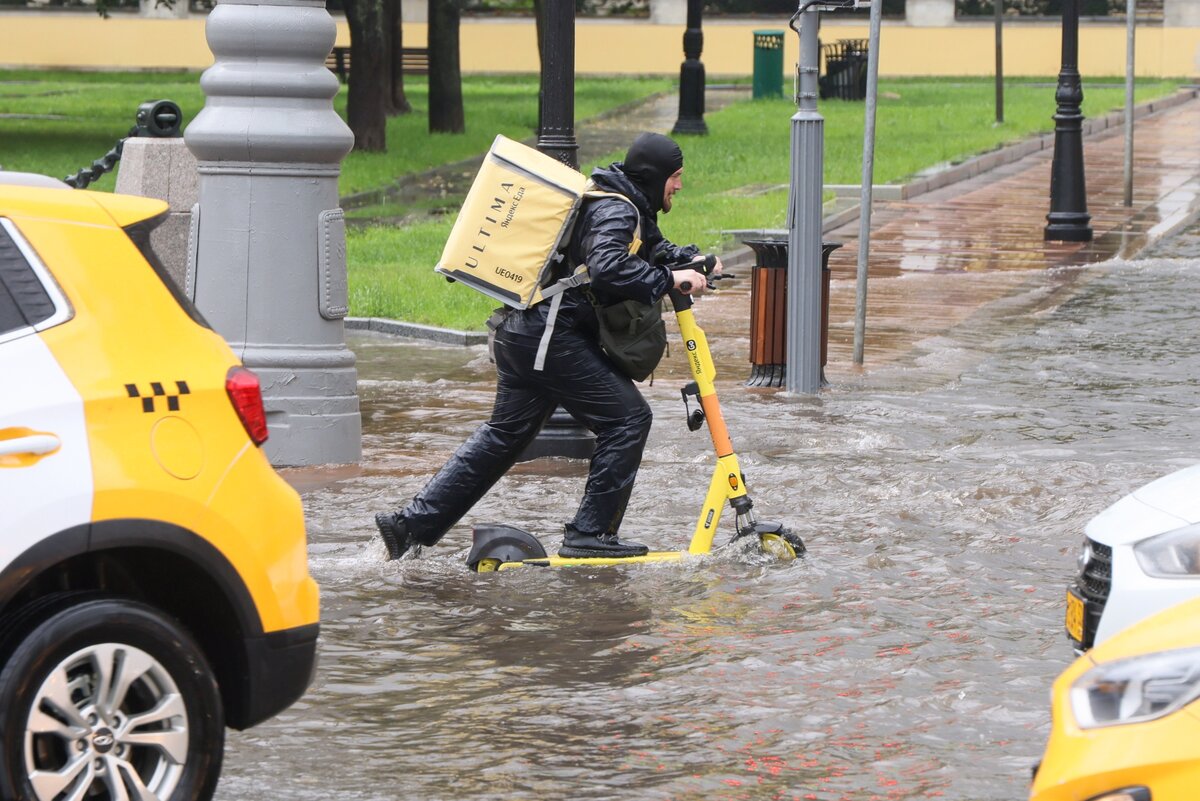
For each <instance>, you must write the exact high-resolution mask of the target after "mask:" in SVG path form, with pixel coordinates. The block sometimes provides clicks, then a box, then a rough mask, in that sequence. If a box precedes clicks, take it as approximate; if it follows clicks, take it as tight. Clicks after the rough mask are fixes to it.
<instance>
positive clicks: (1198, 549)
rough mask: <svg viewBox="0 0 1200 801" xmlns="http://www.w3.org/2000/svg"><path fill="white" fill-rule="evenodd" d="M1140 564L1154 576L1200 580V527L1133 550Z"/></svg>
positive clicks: (1187, 528) (1153, 539)
mask: <svg viewBox="0 0 1200 801" xmlns="http://www.w3.org/2000/svg"><path fill="white" fill-rule="evenodd" d="M1133 553H1134V555H1135V556H1136V557H1137V560H1138V564H1139V565H1141V566H1142V570H1143V571H1145V572H1146V574H1147V575H1150V576H1159V577H1161V578H1180V577H1182V576H1200V524H1193V525H1190V526H1184V527H1183V528H1177V529H1175V530H1174V531H1168V532H1167V533H1166V534H1159V535H1158V536H1156V537H1151V538H1150V539H1148V540H1144V541H1142V542H1139V543H1138V544H1137V545H1135V546H1134V548H1133Z"/></svg>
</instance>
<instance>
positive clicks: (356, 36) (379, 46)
mask: <svg viewBox="0 0 1200 801" xmlns="http://www.w3.org/2000/svg"><path fill="white" fill-rule="evenodd" d="M343 5H344V7H345V10H346V23H347V25H348V26H349V27H350V91H349V94H348V96H347V98H346V124H347V125H349V126H350V130H351V131H353V132H354V149H355V150H366V151H372V152H383V151H385V150H387V102H388V93H389V92H388V90H389V86H388V84H390V83H391V81H390V80H387V78H389V77H390V71H389V69H388V66H390V62H389V61H387V60H385V59H386V57H387V55H388V50H387V47H386V45H387V37H386V36H385V28H384V9H383V6H384V0H344V3H343Z"/></svg>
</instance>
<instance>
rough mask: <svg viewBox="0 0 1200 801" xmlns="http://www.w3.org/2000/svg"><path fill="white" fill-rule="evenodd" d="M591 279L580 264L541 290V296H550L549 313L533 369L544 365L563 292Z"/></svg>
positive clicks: (584, 267) (585, 268)
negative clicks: (570, 272)
mask: <svg viewBox="0 0 1200 801" xmlns="http://www.w3.org/2000/svg"><path fill="white" fill-rule="evenodd" d="M591 280H592V278H591V276H589V275H588V271H587V265H586V264H581V265H579V266H578V267H577V268H576V269H575V273H574V274H573V275H569V276H567V277H566V278H560V279H558V280H557V281H555V282H554V283H553V284H551V285H550V286H548V287H546V288H545V289H543V290H542V298H543V299H545V298H550V313H549V314H548V315H546V330H545V331H543V332H542V339H541V341H540V342H538V349H537V356H536V357H535V358H534V360H533V369H534V370H537V371H539V372H540V371H541V370H542V369H543V368H544V367H545V366H546V351H547V350H549V349H550V336H551V335H552V334H553V333H554V321H555V320H557V319H558V307H559V306H561V305H562V299H563V293H564V292H566V291H567V290H568V289H574V288H575V287H577V286H583V285H584V284H586V283H588V282H589V281H591Z"/></svg>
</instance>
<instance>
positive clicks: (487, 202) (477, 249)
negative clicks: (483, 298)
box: [434, 136, 588, 309]
mask: <svg viewBox="0 0 1200 801" xmlns="http://www.w3.org/2000/svg"><path fill="white" fill-rule="evenodd" d="M587 184H588V179H587V178H586V177H584V175H583V174H582V173H580V172H577V171H576V170H573V169H571V168H570V167H568V166H567V165H565V164H563V163H562V162H560V161H558V160H556V159H554V158H551V157H550V156H547V155H546V154H544V153H540V152H538V151H537V150H534V149H533V148H531V147H528V146H526V145H523V144H521V143H520V142H514V141H513V140H511V139H508V138H506V137H503V136H497V137H496V140H495V141H494V142H493V143H492V147H491V149H490V150H489V151H488V154H487V156H486V157H485V158H484V160H483V165H482V166H481V167H480V168H479V174H478V175H477V176H476V177H475V183H473V184H472V185H471V190H470V191H469V192H468V193H467V199H466V201H465V202H464V203H463V206H462V209H461V210H460V211H459V213H458V220H457V221H456V222H455V223H454V229H453V230H452V231H451V232H450V238H449V239H448V240H446V247H445V249H444V250H443V251H442V258H441V260H440V261H438V264H437V267H435V268H434V269H436V270H437V271H438V272H439V273H441V274H442V275H444V276H446V277H448V278H452V279H454V280H455V281H459V282H461V283H464V284H466V285H467V286H469V287H471V288H473V289H477V290H479V291H480V292H482V293H484V294H485V295H489V296H490V297H493V298H495V299H496V300H498V301H500V302H501V303H504V304H505V305H507V306H512V307H513V308H514V309H526V308H529V307H530V306H532V305H533V304H535V303H537V302H539V301H540V300H542V292H541V289H542V286H543V285H544V284H545V283H547V281H548V278H549V276H550V273H551V272H552V270H553V268H554V265H555V264H556V263H557V261H558V260H559V259H560V258H561V256H560V255H559V250H560V248H562V247H563V246H564V245H566V243H567V240H568V238H569V237H570V235H571V226H572V224H573V223H574V221H575V214H576V212H578V210H579V204H580V202H581V201H582V200H583V197H584V193H585V191H586V189H587Z"/></svg>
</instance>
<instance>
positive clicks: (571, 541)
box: [558, 526, 650, 559]
mask: <svg viewBox="0 0 1200 801" xmlns="http://www.w3.org/2000/svg"><path fill="white" fill-rule="evenodd" d="M649 552H650V549H649V548H647V547H646V546H645V545H642V544H641V543H639V542H629V541H628V540H626V541H624V542H622V541H621V540H619V539H617V535H616V534H600V535H599V536H597V535H595V534H584V533H583V532H581V531H577V530H576V529H575V528H574V527H573V526H567V529H566V532H565V533H564V534H563V544H562V547H561V548H559V549H558V555H559V556H561V557H563V558H564V559H589V558H596V557H603V558H607V559H624V558H626V557H629V556H645V555H646V554H647V553H649Z"/></svg>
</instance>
